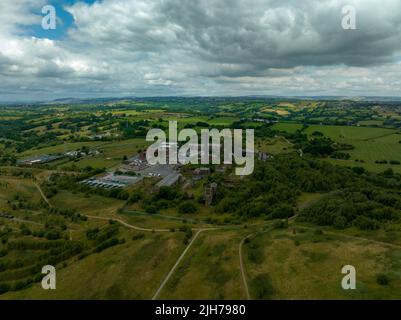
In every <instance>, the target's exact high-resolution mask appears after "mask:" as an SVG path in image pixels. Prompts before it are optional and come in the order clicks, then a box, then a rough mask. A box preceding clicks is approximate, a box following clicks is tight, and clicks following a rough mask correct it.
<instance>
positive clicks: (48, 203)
mask: <svg viewBox="0 0 401 320" xmlns="http://www.w3.org/2000/svg"><path fill="white" fill-rule="evenodd" d="M35 186H36V188H37V189H38V190H39V193H40V195H41V196H42V199H43V200H44V201H45V202H46V203H47V205H48V206H49V207H50V208H51V207H52V205H51V203H50V201H49V199H47V197H46V195H45V194H44V193H43V190H42V188H41V187H40V185H38V184H37V183H36V182H35Z"/></svg>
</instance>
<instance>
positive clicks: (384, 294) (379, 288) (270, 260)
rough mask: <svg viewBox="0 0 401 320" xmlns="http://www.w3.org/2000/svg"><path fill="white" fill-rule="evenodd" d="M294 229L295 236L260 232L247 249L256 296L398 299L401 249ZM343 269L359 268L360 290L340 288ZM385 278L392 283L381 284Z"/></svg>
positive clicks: (248, 267)
mask: <svg viewBox="0 0 401 320" xmlns="http://www.w3.org/2000/svg"><path fill="white" fill-rule="evenodd" d="M296 230H297V232H296V233H295V234H294V232H292V230H291V229H289V230H285V231H280V230H279V231H274V232H269V233H263V234H259V235H257V236H255V237H254V238H252V239H251V241H250V243H248V244H246V245H245V257H246V260H245V261H246V268H247V271H248V277H249V280H250V283H251V288H250V290H251V294H252V298H255V299H257V298H260V299H289V298H290V299H399V298H400V297H399V292H400V290H401V285H400V283H401V282H400V280H401V273H400V272H399V270H400V267H401V265H400V262H399V257H400V256H401V247H400V248H399V249H391V248H390V249H389V248H388V247H386V246H384V245H381V244H378V243H371V242H366V241H364V240H350V239H344V238H342V237H341V236H334V235H326V234H322V235H316V234H315V233H314V231H313V230H314V229H311V230H309V229H308V230H302V229H296ZM367 244H368V245H367ZM345 265H352V266H354V267H355V268H356V279H357V282H356V287H357V288H356V290H343V289H342V288H341V280H342V278H343V276H344V275H343V274H342V273H341V269H342V267H343V266H345ZM381 274H385V275H386V276H387V277H388V278H389V279H390V280H389V283H388V285H380V284H379V283H378V282H377V277H378V275H381ZM258 280H259V283H258ZM262 280H263V281H262ZM261 282H263V283H264V287H262V288H261V284H260V283H261Z"/></svg>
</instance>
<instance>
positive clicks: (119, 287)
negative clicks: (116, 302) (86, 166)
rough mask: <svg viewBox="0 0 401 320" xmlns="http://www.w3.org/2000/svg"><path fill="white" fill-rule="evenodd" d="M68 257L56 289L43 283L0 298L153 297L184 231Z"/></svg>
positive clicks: (128, 235) (129, 237) (129, 238)
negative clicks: (70, 258)
mask: <svg viewBox="0 0 401 320" xmlns="http://www.w3.org/2000/svg"><path fill="white" fill-rule="evenodd" d="M135 234H138V232H136V231H126V233H125V238H126V240H127V242H126V243H125V244H122V245H118V246H115V247H113V248H109V249H107V250H105V251H103V252H101V253H98V254H93V255H90V256H89V257H86V258H84V259H82V260H78V261H69V263H68V264H67V266H65V267H63V268H62V269H61V270H60V271H59V272H58V274H57V289H56V290H43V289H42V288H41V286H40V283H37V284H34V285H33V286H32V287H30V288H27V289H25V290H22V291H18V292H9V293H7V294H4V295H0V299H79V300H81V299H83V300H86V299H150V298H151V297H152V295H153V294H154V292H155V290H156V289H157V287H158V285H159V284H160V282H161V281H162V279H163V277H164V276H165V274H166V273H167V272H168V270H169V268H170V267H171V265H172V264H173V263H174V261H175V260H176V259H177V258H178V255H179V254H180V252H181V251H182V249H183V244H182V239H181V238H182V234H178V233H177V234H167V235H165V234H162V233H159V234H152V233H147V234H146V235H145V236H144V237H143V238H141V239H137V240H132V238H133V236H134V235H135Z"/></svg>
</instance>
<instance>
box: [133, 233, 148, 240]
mask: <svg viewBox="0 0 401 320" xmlns="http://www.w3.org/2000/svg"><path fill="white" fill-rule="evenodd" d="M143 238H145V234H144V233H138V234H134V235H133V237H132V240H134V241H135V240H139V239H143Z"/></svg>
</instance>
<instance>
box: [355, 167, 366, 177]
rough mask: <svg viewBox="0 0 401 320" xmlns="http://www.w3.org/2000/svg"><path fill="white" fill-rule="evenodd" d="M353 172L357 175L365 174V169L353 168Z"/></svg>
mask: <svg viewBox="0 0 401 320" xmlns="http://www.w3.org/2000/svg"><path fill="white" fill-rule="evenodd" d="M352 171H354V172H355V173H356V174H359V175H361V174H364V173H365V168H362V167H353V168H352Z"/></svg>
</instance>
